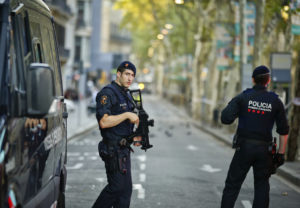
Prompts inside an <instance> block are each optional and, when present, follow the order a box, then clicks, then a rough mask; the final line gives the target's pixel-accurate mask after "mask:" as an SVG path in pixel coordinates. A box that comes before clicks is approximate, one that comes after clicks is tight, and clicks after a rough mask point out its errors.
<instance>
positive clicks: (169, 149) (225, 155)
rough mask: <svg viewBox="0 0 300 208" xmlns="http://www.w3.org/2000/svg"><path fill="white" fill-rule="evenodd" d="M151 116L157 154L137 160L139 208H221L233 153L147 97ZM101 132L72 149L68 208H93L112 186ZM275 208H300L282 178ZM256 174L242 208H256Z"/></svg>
mask: <svg viewBox="0 0 300 208" xmlns="http://www.w3.org/2000/svg"><path fill="white" fill-rule="evenodd" d="M144 100H145V101H144V105H145V110H146V111H147V112H148V114H149V115H150V117H151V118H154V119H155V127H153V128H151V143H152V144H153V146H154V147H153V148H152V149H149V150H148V151H147V152H146V153H145V152H144V151H142V150H140V149H139V148H134V150H135V153H134V154H132V178H133V189H134V190H133V193H132V198H131V207H136V208H150V207H151V208H156V207H162V208H169V207H170V208H171V207H172V208H174V207H175V208H177V207H178V208H181V207H182V208H187V207H200V208H215V207H220V201H221V196H222V190H223V188H224V181H225V177H226V174H227V171H228V167H229V163H230V161H231V158H232V156H233V153H234V152H233V150H232V149H231V148H230V147H228V146H226V145H225V144H223V143H221V142H219V141H217V140H215V139H214V138H213V137H212V136H210V135H208V134H206V133H204V132H202V131H201V130H199V129H197V128H196V127H194V126H193V125H191V124H190V122H189V118H188V117H187V116H186V115H185V113H184V112H183V111H179V110H178V109H177V108H175V107H174V106H171V105H170V104H168V103H167V102H165V101H161V100H158V98H156V97H152V96H145V99H144ZM100 139H101V137H100V133H99V131H98V129H95V130H93V131H91V132H88V133H86V134H85V135H81V136H79V137H76V138H74V139H72V140H71V141H69V143H68V165H67V170H68V177H67V187H66V205H67V208H88V207H91V206H92V204H93V203H94V201H95V200H96V198H97V197H98V195H99V193H100V192H101V190H102V188H103V187H104V186H105V185H106V174H105V169H104V164H103V162H102V161H101V159H100V158H99V156H98V152H97V145H98V142H99V141H100ZM270 183H271V191H270V199H271V201H270V207H271V208H282V207H284V208H298V207H300V193H299V190H298V189H297V188H291V187H292V186H291V185H289V184H287V183H286V182H285V181H283V180H282V179H281V178H279V177H278V176H273V177H272V178H271V180H270ZM252 199H253V174H252V170H250V171H249V173H248V176H247V178H246V180H245V182H244V184H243V186H242V189H241V192H240V195H239V198H238V199H237V202H236V206H235V207H237V208H250V207H252V206H251V204H252Z"/></svg>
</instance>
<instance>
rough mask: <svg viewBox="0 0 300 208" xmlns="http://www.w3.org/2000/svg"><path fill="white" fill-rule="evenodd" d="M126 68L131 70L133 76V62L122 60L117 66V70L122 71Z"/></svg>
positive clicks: (134, 70) (134, 69)
mask: <svg viewBox="0 0 300 208" xmlns="http://www.w3.org/2000/svg"><path fill="white" fill-rule="evenodd" d="M126 69H129V70H132V71H133V73H134V76H135V73H136V68H135V66H134V64H133V63H131V62H130V61H123V62H122V63H121V64H120V65H119V66H118V68H117V72H118V71H119V72H121V73H123V72H124V71H125V70H126Z"/></svg>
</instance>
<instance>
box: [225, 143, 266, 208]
mask: <svg viewBox="0 0 300 208" xmlns="http://www.w3.org/2000/svg"><path fill="white" fill-rule="evenodd" d="M251 166H252V167H253V175H254V200H253V208H267V207H269V192H270V185H269V178H270V170H271V166H272V156H271V154H270V153H269V151H268V145H267V144H257V143H252V142H250V141H247V140H245V141H243V142H242V144H241V146H240V149H238V150H236V152H235V154H234V156H233V159H232V161H231V164H230V167H229V170H228V174H227V178H226V181H225V188H224V190H223V196H222V202H221V208H233V207H234V204H235V201H236V199H237V197H238V194H239V192H240V189H241V186H242V184H243V182H244V180H245V178H246V176H247V173H248V171H249V169H250V167H251Z"/></svg>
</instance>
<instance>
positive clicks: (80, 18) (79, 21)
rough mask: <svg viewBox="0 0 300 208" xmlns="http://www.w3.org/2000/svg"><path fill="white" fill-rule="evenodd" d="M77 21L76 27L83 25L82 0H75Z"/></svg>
mask: <svg viewBox="0 0 300 208" xmlns="http://www.w3.org/2000/svg"><path fill="white" fill-rule="evenodd" d="M77 8H78V10H77V22H76V26H77V27H84V26H85V22H84V1H82V0H81V1H77Z"/></svg>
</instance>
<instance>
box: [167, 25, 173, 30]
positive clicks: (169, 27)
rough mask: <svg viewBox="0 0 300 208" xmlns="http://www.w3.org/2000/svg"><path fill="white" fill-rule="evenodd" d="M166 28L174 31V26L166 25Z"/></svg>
mask: <svg viewBox="0 0 300 208" xmlns="http://www.w3.org/2000/svg"><path fill="white" fill-rule="evenodd" d="M165 28H166V29H168V30H172V29H173V25H172V24H169V23H167V24H165Z"/></svg>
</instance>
